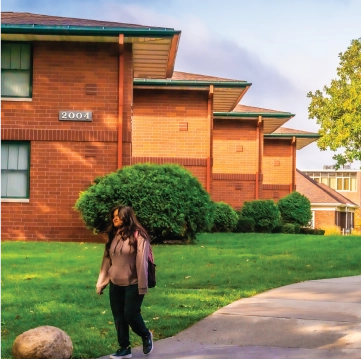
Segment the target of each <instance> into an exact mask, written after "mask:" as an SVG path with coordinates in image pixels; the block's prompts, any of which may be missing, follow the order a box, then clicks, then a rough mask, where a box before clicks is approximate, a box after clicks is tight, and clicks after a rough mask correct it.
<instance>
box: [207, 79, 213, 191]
mask: <svg viewBox="0 0 361 360" xmlns="http://www.w3.org/2000/svg"><path fill="white" fill-rule="evenodd" d="M213 93H214V86H213V85H210V87H209V93H208V135H209V139H208V148H207V184H206V190H207V192H208V193H209V194H210V193H211V177H212V168H211V157H212V131H213V106H212V105H213Z"/></svg>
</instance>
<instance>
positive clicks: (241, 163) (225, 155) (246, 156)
mask: <svg viewBox="0 0 361 360" xmlns="http://www.w3.org/2000/svg"><path fill="white" fill-rule="evenodd" d="M256 145H257V141H256V121H242V120H223V119H214V125H213V173H223V174H224V173H227V174H255V173H256V172H257V149H256Z"/></svg>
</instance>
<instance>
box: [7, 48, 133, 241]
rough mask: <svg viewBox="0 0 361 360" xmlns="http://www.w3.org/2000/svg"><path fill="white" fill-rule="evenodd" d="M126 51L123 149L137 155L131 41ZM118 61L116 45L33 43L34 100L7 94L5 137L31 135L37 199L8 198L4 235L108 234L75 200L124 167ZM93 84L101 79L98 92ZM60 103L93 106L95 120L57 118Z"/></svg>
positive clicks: (69, 236)
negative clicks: (88, 220) (91, 223)
mask: <svg viewBox="0 0 361 360" xmlns="http://www.w3.org/2000/svg"><path fill="white" fill-rule="evenodd" d="M124 58H125V74H124V75H125V76H124V89H125V90H124V107H123V116H124V119H123V137H124V133H126V134H128V137H125V139H124V140H125V144H124V146H123V149H124V148H125V149H128V152H126V151H123V153H124V159H125V161H128V162H130V155H131V154H130V150H129V149H130V147H131V144H130V140H131V137H130V135H129V129H130V115H131V102H132V97H131V96H130V95H129V91H131V88H132V67H131V62H132V60H131V59H132V55H131V48H130V47H129V46H126V47H125V55H124ZM118 68H119V55H118V46H117V45H116V44H86V43H60V42H57V43H44V42H35V43H34V47H33V96H32V101H31V102H28V101H16V102H15V101H6V100H3V101H2V139H3V140H31V170H30V202H29V203H16V202H15V203H14V202H11V203H9V202H3V203H2V237H3V239H25V240H53V239H56V240H65V241H70V240H77V241H84V240H86V241H102V239H101V238H100V237H96V236H93V235H92V234H91V231H89V230H85V229H84V224H83V222H82V221H81V220H80V219H79V214H78V213H76V212H75V211H74V210H73V209H72V207H73V206H74V203H75V201H76V199H77V198H78V196H79V192H80V191H81V190H84V189H85V188H86V187H87V186H89V185H90V183H91V181H92V179H94V178H95V177H96V176H99V175H104V174H106V173H109V172H111V171H115V170H116V168H117V143H116V141H117V124H118V81H119V78H118ZM89 84H90V85H91V84H96V91H95V94H93V95H87V94H86V90H87V85H89ZM93 88H94V86H93ZM60 110H89V111H92V112H93V121H92V122H70V121H58V112H59V111H60ZM10 129H12V130H10ZM19 215H20V216H23V218H24V220H23V221H21V220H20V221H19Z"/></svg>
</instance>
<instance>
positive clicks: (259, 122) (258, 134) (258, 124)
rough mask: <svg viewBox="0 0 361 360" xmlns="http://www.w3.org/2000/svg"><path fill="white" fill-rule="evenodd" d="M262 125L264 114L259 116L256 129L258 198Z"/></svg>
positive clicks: (257, 193) (257, 196) (257, 190)
mask: <svg viewBox="0 0 361 360" xmlns="http://www.w3.org/2000/svg"><path fill="white" fill-rule="evenodd" d="M261 125H262V116H258V121H257V129H256V153H257V155H256V156H257V169H256V189H255V190H256V196H255V198H256V200H258V198H259V172H260V160H261V152H260V144H261V131H260V128H261Z"/></svg>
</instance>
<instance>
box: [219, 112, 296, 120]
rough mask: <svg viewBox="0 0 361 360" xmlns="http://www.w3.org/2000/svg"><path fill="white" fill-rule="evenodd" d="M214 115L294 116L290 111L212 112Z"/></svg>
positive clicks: (250, 116)
mask: <svg viewBox="0 0 361 360" xmlns="http://www.w3.org/2000/svg"><path fill="white" fill-rule="evenodd" d="M213 116H214V117H236V118H252V117H254V118H255V117H258V116H262V117H267V118H279V119H282V118H290V117H293V116H295V114H291V113H274V112H272V113H266V112H214V113H213Z"/></svg>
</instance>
